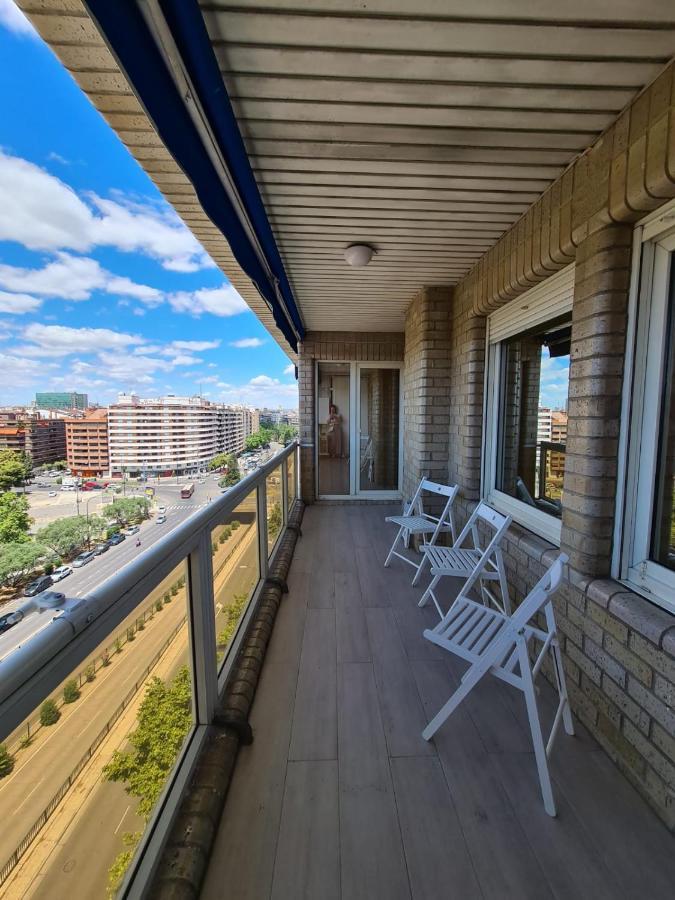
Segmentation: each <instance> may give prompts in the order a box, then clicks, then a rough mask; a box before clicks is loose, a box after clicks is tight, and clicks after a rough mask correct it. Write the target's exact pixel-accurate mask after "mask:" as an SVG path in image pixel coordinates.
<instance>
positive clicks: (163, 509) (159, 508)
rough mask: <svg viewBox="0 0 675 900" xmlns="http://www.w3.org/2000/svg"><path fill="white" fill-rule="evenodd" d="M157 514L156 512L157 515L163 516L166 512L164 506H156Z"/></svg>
mask: <svg viewBox="0 0 675 900" xmlns="http://www.w3.org/2000/svg"><path fill="white" fill-rule="evenodd" d="M157 512H158V514H159V515H160V516H163V515H164V513H165V512H166V506H158V507H157Z"/></svg>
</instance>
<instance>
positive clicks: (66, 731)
mask: <svg viewBox="0 0 675 900" xmlns="http://www.w3.org/2000/svg"><path fill="white" fill-rule="evenodd" d="M296 473H297V444H292V445H291V446H289V447H287V448H286V449H284V450H283V451H281V453H279V454H277V455H276V456H274V457H273V458H272V459H271V460H270V461H269V462H268V463H267V464H265V465H263V466H261V467H260V469H258V470H257V471H256V472H255V473H254V474H252V475H250V476H248V477H247V478H245V479H244V480H243V481H241V482H240V483H239V484H237V485H235V486H234V487H233V488H231V489H230V490H229V491H228V492H227V493H226V494H224V495H223V496H222V497H220V498H219V499H218V500H216V501H214V502H213V503H211V504H209V505H208V506H207V507H204V508H202V509H199V510H198V511H196V512H195V514H194V515H193V516H191V517H190V518H189V519H188V520H186V521H184V522H183V523H181V524H180V525H178V526H177V527H176V528H175V529H174V530H173V531H172V532H170V533H169V534H167V535H166V536H165V537H163V538H162V539H161V540H159V541H158V542H157V543H155V544H153V545H152V546H150V547H148V548H147V549H142V550H141V549H140V548H139V550H138V555H136V556H134V557H133V559H132V561H131V562H129V563H128V564H127V565H125V566H123V567H121V568H120V569H119V571H116V572H114V574H112V575H110V577H108V578H107V579H106V580H103V581H101V582H100V583H98V584H93V585H91V586H90V587H89V588H88V589H87V590H86V591H85V592H84V593H82V592H81V591H77V592H76V591H74V590H72V589H71V590H70V591H69V584H68V581H64V582H63V584H58V585H56V586H55V588H57V589H59V590H60V591H61V592H62V593H63V594H65V595H66V599H65V600H64V599H63V598H60V599H59V598H58V597H57V598H56V599H55V600H54V605H53V606H45V604H44V603H43V604H42V606H41V605H40V603H39V602H38V600H39V598H37V599H35V600H34V599H31V600H28V599H27V600H26V601H25V602H23V601H22V610H23V611H22V617H21V618H20V620H19V622H18V623H16V624H13V625H12V627H10V628H9V629H7V630H5V631H4V632H3V633H2V634H0V815H1V816H2V821H3V828H2V829H1V830H0V894H1V895H3V896H4V895H5V893H6V895H7V896H24V895H26V894H27V893H30V896H32V897H36V898H40V897H44V898H47V897H53V896H61V894H63V895H64V896H65V895H66V894H67V893H68V891H69V889H72V884H73V882H72V876H71V878H70V879H68V877H67V876H68V873H69V872H72V871H73V867H74V866H76V870H77V885H78V893H79V895H80V896H86V897H105V896H106V893H107V894H108V895H109V896H114V895H115V894H116V893H117V892H118V889H119V890H120V892H121V893H123V894H126V892H127V891H128V890H129V885H130V884H131V883H132V882H133V881H134V879H138V880H143V879H145V877H146V873H147V872H148V871H149V870H150V865H149V863H150V862H151V861H152V859H154V858H155V857H156V856H157V854H158V853H159V852H160V849H161V846H162V843H163V840H164V837H165V835H166V830H167V828H168V823H169V822H170V820H171V817H172V814H173V811H174V810H175V809H176V805H177V803H178V800H179V795H180V786H181V783H182V779H183V777H184V775H183V772H184V770H185V769H186V768H187V767H188V766H189V763H190V760H191V759H193V758H194V755H195V754H196V753H197V752H198V749H199V747H200V746H201V743H202V741H203V740H204V738H205V735H206V731H207V726H208V724H209V723H210V722H211V721H212V720H213V715H214V711H215V707H216V704H217V698H218V696H219V691H222V689H223V687H224V685H225V683H226V680H227V675H228V672H229V670H230V667H231V663H232V660H233V658H234V656H235V655H236V647H237V645H238V641H239V640H240V635H242V634H243V631H244V629H243V628H242V623H245V622H246V621H247V616H249V614H250V613H251V611H252V609H253V604H254V602H255V600H256V598H257V596H258V593H259V592H260V590H261V589H262V584H263V581H264V578H265V577H266V574H267V571H268V567H269V559H270V554H271V556H272V557H273V555H274V552H275V548H276V547H277V546H278V543H279V538H280V536H281V534H282V533H283V530H284V527H285V524H286V522H287V521H288V515H289V512H290V510H291V508H292V505H293V503H294V502H295V497H296V490H295V477H296ZM127 543H129V542H127ZM113 552H114V551H113ZM87 570H89V576H88V577H89V580H90V581H91V575H92V574H93V573H94V571H95V570H94V568H93V567H91V568H89V567H88V569H85V570H81V571H83V572H85V573H86V572H87ZM79 572H80V570H78V574H79ZM76 577H77V576H71V581H72V583H73V586H75V578H76ZM95 580H96V579H95V578H94V581H95ZM78 594H81V595H80V596H78ZM38 836H39V837H40V840H37V838H38ZM69 886H70V887H69ZM29 887H30V891H28V888H29Z"/></svg>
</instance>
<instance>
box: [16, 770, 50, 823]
mask: <svg viewBox="0 0 675 900" xmlns="http://www.w3.org/2000/svg"><path fill="white" fill-rule="evenodd" d="M44 780H45V779H44V776H43V777H42V778H41V779H40V780H39V781H38V783H37V784H36V785H35V787H34V788H33V790H32V791H31V792H30V793H29V794H26V796H25V797H24V798H23V800H22V801H21V803H19V805H18V806H15V807H14V813H13V815H16V814H17V813H18V811H19V810H20V809H21V807H22V806H23V805H24V803H25V802H26V800H28V798H29V797H30V796H31V795H32V794H34V793H35V791H37V789H38V788H39V787H40V785H41V784H42V782H43V781H44Z"/></svg>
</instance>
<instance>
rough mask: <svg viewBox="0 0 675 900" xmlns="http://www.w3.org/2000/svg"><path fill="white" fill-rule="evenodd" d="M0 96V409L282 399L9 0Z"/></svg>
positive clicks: (181, 239) (216, 288)
mask: <svg viewBox="0 0 675 900" xmlns="http://www.w3.org/2000/svg"><path fill="white" fill-rule="evenodd" d="M0 96H2V98H3V99H2V104H3V109H2V116H0V367H1V368H2V371H3V373H4V378H3V383H2V387H1V388H0V405H3V404H10V403H26V402H28V401H30V400H31V399H32V398H33V395H34V393H35V391H36V390H83V391H85V392H86V393H88V394H89V397H90V399H91V400H96V401H98V402H100V403H104V404H105V403H109V402H111V401H114V400H115V398H116V395H117V392H118V391H123V390H126V391H129V390H135V391H137V392H138V393H139V394H141V395H142V396H156V395H160V394H166V393H174V394H192V393H199V392H200V390H201V393H202V394H203V395H204V396H206V397H208V398H209V399H211V400H224V401H226V402H231V403H239V402H241V403H247V404H250V405H255V406H278V405H282V406H288V407H295V406H297V389H296V383H295V380H294V377H293V374H292V367H291V366H290V365H289V360H288V358H287V357H286V356H285V354H284V353H283V352H282V351H281V350H280V349H279V347H278V346H277V345H276V343H275V342H274V341H273V340H272V338H271V337H270V336H269V334H268V333H267V332H266V331H265V329H264V328H263V326H262V325H261V324H260V323H259V322H258V320H257V318H256V317H255V316H254V315H253V313H252V312H251V311H250V310H249V309H248V307H247V306H246V304H245V303H244V301H243V300H242V299H241V297H240V296H239V295H238V294H237V292H236V291H235V290H234V288H233V287H232V286H231V285H230V284H229V282H228V281H227V279H226V278H225V277H224V275H223V273H222V272H221V271H220V270H219V269H217V268H216V267H215V266H214V264H213V263H212V261H211V260H210V259H209V257H208V256H207V254H206V253H205V252H204V251H203V250H202V248H201V247H200V245H199V244H198V243H197V241H196V240H195V238H194V237H193V236H192V235H191V233H190V232H189V231H188V230H187V229H186V228H185V227H184V226H183V225H182V223H181V222H180V220H179V219H178V218H177V217H176V215H175V213H173V211H172V210H171V208H170V207H169V206H168V205H167V204H166V203H165V202H164V201H163V199H162V197H161V195H160V194H159V192H158V191H157V190H156V188H155V187H154V185H153V184H152V182H151V181H150V180H149V178H148V177H147V176H146V175H145V173H144V172H143V170H142V169H141V168H140V166H138V164H137V163H136V162H135V161H134V159H133V158H132V157H131V156H130V155H129V153H128V152H127V151H126V149H125V148H124V146H123V145H122V144H121V142H120V141H119V140H118V138H117V136H116V135H115V133H114V132H113V131H112V130H111V129H110V128H109V126H108V125H107V124H106V122H105V121H104V120H103V118H102V117H101V116H100V115H99V114H98V113H97V112H96V110H94V108H93V107H92V106H91V104H90V103H89V101H88V100H87V99H86V97H85V96H84V94H82V92H81V91H80V89H79V87H78V86H77V84H76V83H75V82H74V81H73V79H72V78H71V77H70V75H69V74H68V73H67V72H66V70H65V69H64V68H63V67H62V65H61V64H60V62H59V61H58V60H57V59H56V57H55V56H54V55H53V54H52V52H51V51H50V50H49V48H48V47H47V46H46V45H45V44H44V43H43V42H42V40H41V39H40V38H39V37H38V36H37V35H36V34H35V32H34V31H32V29H31V28H30V26H28V25H27V23H26V20H25V19H24V18H23V16H22V15H21V13H19V12H18V11H17V10H16V8H15V7H14V6H13V5H12V3H11V0H0Z"/></svg>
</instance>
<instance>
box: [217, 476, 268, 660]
mask: <svg viewBox="0 0 675 900" xmlns="http://www.w3.org/2000/svg"><path fill="white" fill-rule="evenodd" d="M211 552H212V554H213V600H214V603H215V609H214V615H215V617H216V655H217V662H218V665H219V666H220V665H221V664H222V662H223V660H224V659H225V657H226V655H227V651H228V648H229V647H230V645H231V643H232V640H233V638H234V636H235V634H236V633H237V629H238V627H239V623H240V622H241V620H242V617H243V616H244V613H245V612H246V609H247V608H248V604H249V601H250V599H251V597H252V596H253V592H254V591H255V588H256V585H257V584H258V580H259V578H260V566H259V563H258V525H257V521H256V491H255V490H253V491H251V493H250V494H249V495H248V496H247V497H246V498H245V499H244V500H242V501H241V503H240V504H239V505H238V506H237V508H236V509H234V510H233V511H232V512H231V513H230V514H229V515H228V516H227V518H226V519H225V521H224V522H223V523H222V524H221V525H218V526H216V527H215V528H214V529H213V531H212V532H211Z"/></svg>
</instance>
